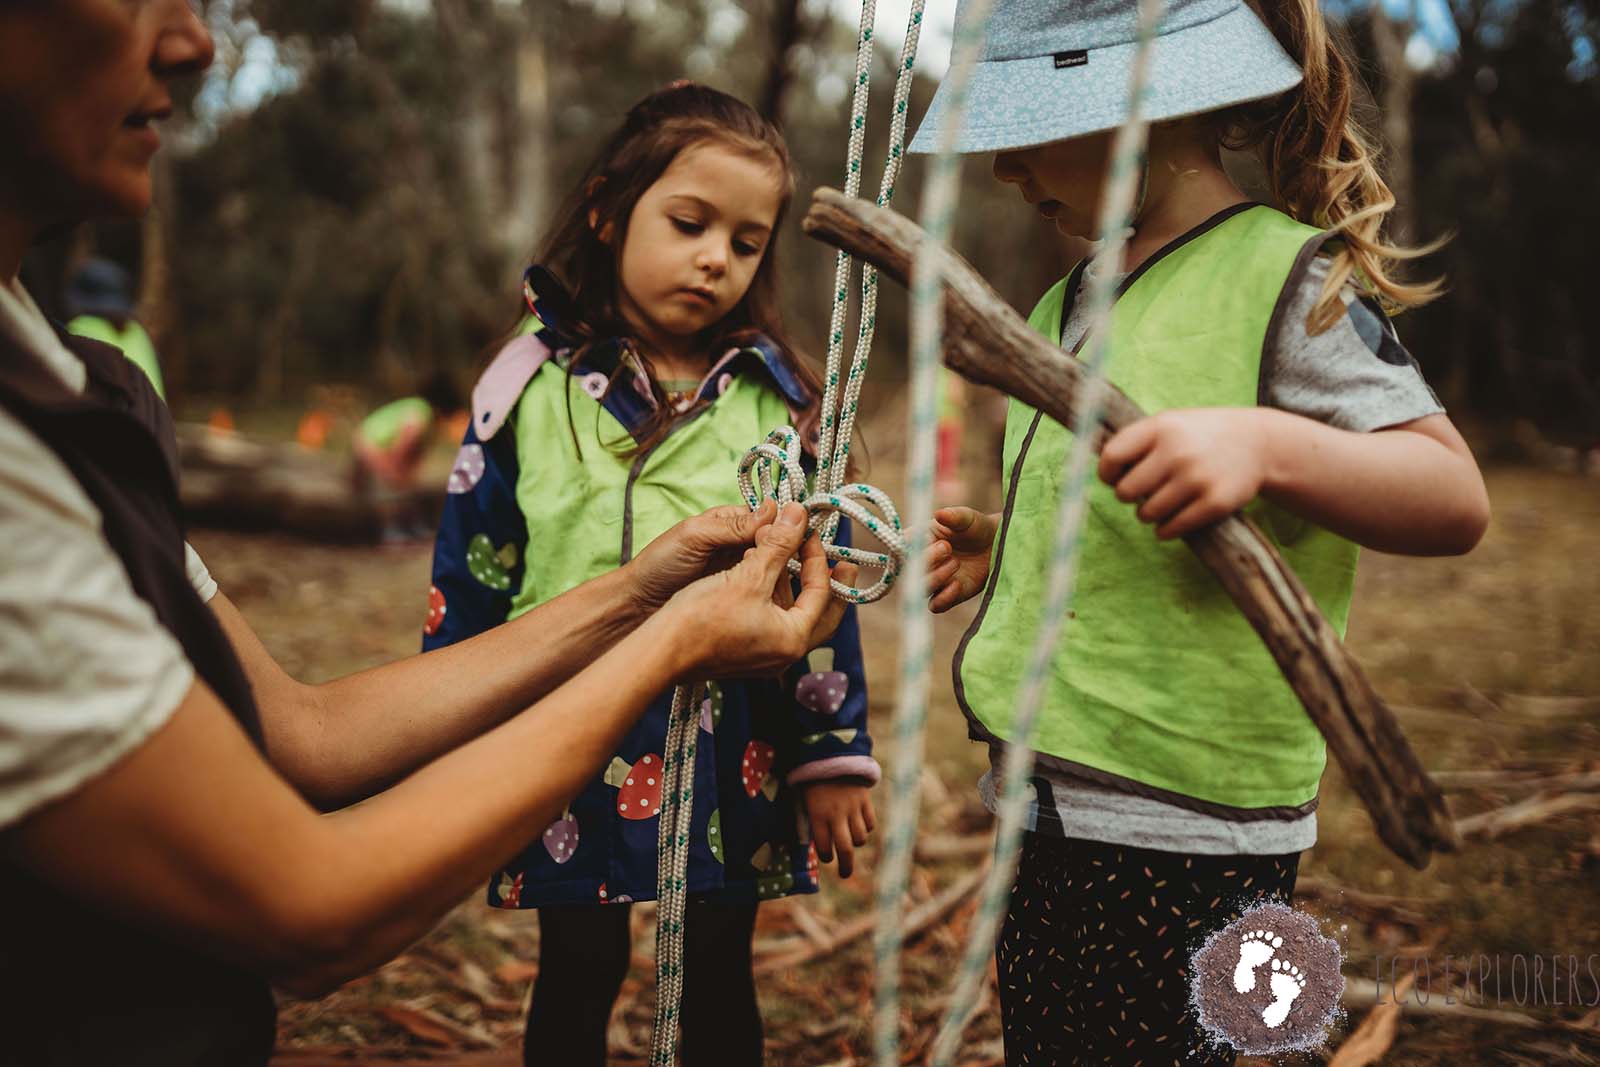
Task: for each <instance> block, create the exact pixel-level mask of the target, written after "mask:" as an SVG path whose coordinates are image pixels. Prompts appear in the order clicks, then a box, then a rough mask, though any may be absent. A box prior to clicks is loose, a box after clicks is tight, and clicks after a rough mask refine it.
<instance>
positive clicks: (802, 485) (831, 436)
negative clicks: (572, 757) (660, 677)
mask: <svg viewBox="0 0 1600 1067" xmlns="http://www.w3.org/2000/svg"><path fill="white" fill-rule="evenodd" d="M922 6H923V0H914V2H913V4H912V8H911V14H910V18H909V21H908V25H907V28H906V36H905V42H904V44H903V45H902V46H901V49H900V70H899V73H898V75H897V77H896V79H895V92H894V115H893V118H892V120H891V122H890V134H889V151H888V158H887V159H886V160H885V162H884V172H883V181H882V183H881V187H880V189H879V192H878V203H879V205H880V206H883V205H887V204H888V203H889V201H890V199H892V198H893V196H894V184H895V181H896V179H897V178H898V176H899V173H900V162H901V160H902V159H903V158H904V155H905V130H906V109H907V103H908V101H909V100H910V97H911V83H912V71H913V68H914V67H915V65H916V53H917V41H918V39H919V36H920V31H921V27H922ZM876 15H877V5H876V3H875V2H874V0H865V3H863V5H862V9H861V29H860V35H859V37H858V40H857V47H856V84H855V89H854V93H853V95H852V101H851V108H850V140H849V147H848V149H847V153H846V155H847V159H846V165H845V193H846V194H847V195H849V196H855V195H857V193H858V192H859V190H860V187H861V160H862V156H863V154H864V146H865V143H866V124H867V121H866V116H867V103H868V99H869V96H870V88H871V87H870V83H871V80H872V79H871V69H872V54H873V44H872V37H873V25H874V22H875V20H876ZM851 262H852V260H851V257H850V256H849V255H848V254H847V253H844V252H841V253H839V256H838V258H837V260H836V262H835V267H834V300H833V314H832V321H831V324H830V327H829V331H828V358H827V369H826V376H825V379H824V381H825V385H824V392H823V399H822V419H821V426H820V438H819V441H818V444H817V456H818V465H817V477H816V484H815V487H814V491H813V492H811V493H810V494H809V495H807V493H806V477H805V471H804V470H803V469H802V467H801V465H800V456H801V450H802V446H801V442H800V435H799V434H798V433H797V432H796V431H795V430H794V429H793V428H792V427H789V426H784V427H780V428H778V429H776V430H774V431H772V433H770V434H768V435H767V439H766V440H765V441H764V442H762V443H761V444H759V445H757V446H756V447H754V448H752V449H751V450H750V451H749V452H748V453H746V454H745V457H744V459H743V460H742V461H741V462H740V464H739V469H738V472H737V480H738V485H739V491H740V493H741V494H742V495H743V497H744V499H745V501H746V502H747V503H748V504H749V505H750V507H751V508H752V509H754V508H758V507H760V506H761V501H762V499H763V498H769V497H770V498H772V499H775V500H776V501H777V502H778V504H779V506H780V507H781V506H782V505H784V504H787V503H790V502H791V501H799V502H801V503H803V504H804V505H805V507H806V511H807V514H808V516H809V518H808V528H809V529H810V530H811V531H813V532H815V533H818V534H820V535H821V538H822V543H823V545H824V548H825V549H826V551H827V554H828V558H830V559H833V560H848V561H849V562H851V563H854V564H856V565H857V566H860V567H866V568H871V569H875V570H877V571H879V575H878V580H877V581H876V582H874V583H873V584H872V585H870V586H868V587H867V588H866V589H858V588H855V587H853V586H848V585H845V584H844V583H843V582H840V581H839V580H838V579H836V578H835V579H830V585H831V588H832V590H833V594H834V595H835V596H837V597H840V598H842V599H845V600H848V601H851V602H852V603H858V604H862V603H869V602H871V601H874V600H878V599H880V598H882V597H884V596H886V595H887V594H888V592H889V590H890V589H891V588H893V586H894V584H895V581H896V579H897V578H898V577H899V574H900V571H901V568H902V567H903V566H904V563H905V560H906V554H907V546H906V543H905V539H904V536H903V534H902V532H901V524H900V516H899V514H898V512H896V510H895V506H894V503H893V501H891V500H890V499H889V497H888V495H887V494H885V493H884V492H882V491H881V490H878V489H875V488H873V487H872V486H870V485H864V484H854V485H846V484H844V476H845V472H846V471H847V470H848V469H849V459H850V438H851V435H852V434H853V433H854V430H855V417H856V411H857V408H858V405H859V402H860V397H861V386H862V384H863V383H864V382H865V380H866V372H867V362H868V358H869V355H870V351H871V348H872V336H873V332H874V329H875V327H876V324H877V291H878V290H877V272H876V271H875V270H872V269H871V268H870V267H868V268H865V269H864V270H863V272H862V282H861V322H860V327H859V329H858V330H857V334H856V347H855V352H854V354H853V356H852V358H851V362H850V374H849V379H848V381H847V382H846V383H845V385H844V389H843V393H844V397H843V400H842V401H841V400H840V380H839V371H840V367H841V364H842V362H843V355H844V323H845V318H846V315H847V313H848V310H849V308H848V304H849V286H850V264H851ZM929 426H930V429H929V432H930V433H931V432H932V430H931V426H932V423H931V422H930V424H929ZM867 504H870V505H872V507H873V508H875V509H876V511H877V513H876V514H874V513H873V512H872V511H869V510H868V509H867V507H866V506H865V505H867ZM840 515H846V516H848V517H849V518H850V519H851V521H852V522H853V523H855V525H856V526H857V527H859V528H861V529H864V530H865V531H866V532H867V533H868V534H870V535H871V536H873V537H875V538H877V540H878V541H879V542H880V543H881V544H882V545H883V547H884V550H883V551H881V552H874V551H871V550H867V549H861V548H855V547H848V546H841V545H835V544H834V543H833V540H834V537H835V536H836V534H837V533H838V528H839V516H840ZM788 566H789V571H790V572H791V573H795V574H798V573H799V571H800V564H799V561H797V560H790V561H789V565H788ZM700 692H701V690H700V689H699V688H695V689H691V688H690V687H688V686H684V685H680V686H678V687H677V688H676V689H675V690H674V691H673V695H672V711H671V712H670V719H669V722H668V727H667V741H666V744H665V746H664V748H665V752H664V754H663V763H664V766H663V767H662V774H663V775H664V778H663V790H662V798H663V799H662V806H661V812H660V815H659V818H660V820H661V821H660V827H659V831H658V834H657V846H658V848H659V860H658V868H657V875H656V898H657V906H656V1018H655V1031H654V1033H653V1035H652V1037H651V1045H650V1065H651V1067H671V1065H672V1064H673V1063H675V1062H676V1059H677V1051H678V1032H679V1025H680V1023H681V1019H680V1017H679V1008H680V1005H681V1003H682V998H683V981H684V973H683V919H684V910H685V904H686V902H687V880H688V867H689V863H688V857H689V828H690V820H691V816H692V813H693V806H694V764H695V751H696V739H697V736H698V733H699V724H698V719H699V704H700V695H699V694H700Z"/></svg>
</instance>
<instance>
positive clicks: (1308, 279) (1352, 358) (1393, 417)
mask: <svg viewBox="0 0 1600 1067" xmlns="http://www.w3.org/2000/svg"><path fill="white" fill-rule="evenodd" d="M1327 277H1328V260H1327V259H1326V258H1325V257H1321V256H1319V257H1317V258H1316V259H1314V260H1312V261H1311V263H1310V265H1309V266H1308V268H1307V269H1306V271H1305V272H1304V274H1303V275H1302V276H1301V279H1300V281H1299V282H1298V283H1297V284H1296V285H1295V289H1294V291H1293V292H1292V293H1290V294H1289V295H1288V296H1287V302H1286V304H1285V306H1284V308H1283V314H1282V316H1281V317H1280V319H1279V322H1280V326H1279V328H1278V334H1277V336H1276V337H1274V338H1273V339H1271V341H1270V342H1269V343H1268V344H1267V345H1266V348H1265V350H1264V351H1263V353H1262V364H1261V402H1262V403H1263V404H1264V405H1266V406H1269V407H1275V408H1280V409H1282V410H1284V411H1290V412H1293V413H1295V414H1297V415H1304V416H1306V417H1307V418H1312V419H1316V420H1317V421H1318V422H1324V423H1327V424H1328V425H1330V426H1336V427H1338V428H1339V429H1342V430H1350V431H1352V432H1354V433H1368V432H1371V431H1373V430H1381V429H1385V428H1387V427H1391V426H1397V425H1400V424H1401V423H1406V422H1410V421H1412V420H1414V419H1420V418H1423V417H1424V416H1427V415H1435V414H1438V413H1440V412H1442V411H1443V410H1444V408H1443V407H1442V406H1441V405H1440V404H1439V398H1438V397H1437V396H1435V395H1434V393H1433V390H1432V389H1430V388H1429V387H1428V383H1427V382H1426V381H1424V380H1423V377H1422V372H1421V370H1420V369H1419V368H1418V367H1417V364H1416V361H1415V360H1414V359H1412V357H1411V354H1410V353H1409V352H1407V351H1406V349H1405V347H1404V346H1403V345H1402V344H1401V343H1400V339H1399V337H1398V336H1397V335H1396V334H1395V330H1394V325H1393V324H1392V323H1390V321H1389V319H1388V317H1387V316H1385V315H1384V314H1383V312H1382V311H1381V310H1379V309H1378V307H1377V306H1376V304H1375V303H1374V302H1372V301H1370V300H1368V299H1363V298H1361V297H1358V296H1357V295H1356V293H1355V292H1354V290H1353V289H1351V288H1350V287H1349V286H1346V288H1345V291H1344V293H1343V294H1342V295H1343V298H1344V305H1345V314H1344V315H1343V317H1341V318H1340V319H1339V320H1338V321H1337V322H1336V323H1335V324H1334V325H1333V326H1331V327H1330V328H1329V329H1327V330H1326V331H1324V332H1322V333H1320V334H1317V335H1316V336H1314V337H1313V336H1311V335H1310V333H1308V332H1307V330H1306V317H1307V315H1309V314H1310V312H1311V309H1312V308H1313V307H1314V306H1315V305H1316V303H1317V301H1318V299H1319V298H1320V297H1321V295H1322V287H1323V283H1324V282H1326V280H1327ZM1118 281H1119V282H1120V281H1121V279H1118ZM1086 310H1087V308H1086V302H1085V301H1078V302H1076V303H1075V304H1074V305H1073V307H1072V309H1071V310H1070V312H1069V313H1068V315H1067V317H1066V321H1065V323H1064V324H1063V326H1062V330H1061V344H1062V346H1063V347H1065V348H1068V349H1071V348H1073V347H1075V346H1076V345H1077V343H1078V342H1079V341H1080V340H1081V339H1082V338H1083V334H1084V331H1085V330H1086V329H1087V326H1088V321H1087V319H1088V316H1087V314H1086ZM989 758H990V768H991V769H990V771H989V773H987V774H985V775H984V776H983V778H982V779H981V780H980V781H979V783H978V792H979V795H980V796H981V797H982V798H983V802H984V804H985V805H986V806H987V807H988V808H989V810H991V811H996V810H997V809H998V804H997V801H996V789H997V786H996V783H997V780H998V778H999V774H1000V768H1001V766H1002V764H1003V763H1004V750H1003V747H1002V746H1000V745H993V746H991V748H990V753H989ZM1033 780H1034V782H1035V783H1036V785H1035V787H1034V788H1033V799H1032V802H1031V803H1030V804H1029V810H1028V815H1027V823H1026V826H1027V828H1028V829H1029V830H1031V831H1034V832H1037V833H1046V834H1051V835H1056V836H1063V837H1079V838H1087V839H1089V840H1091V841H1103V842H1108V843H1111V844H1120V845H1131V846H1134V847H1136V848H1150V849H1160V850H1162V851H1166V852H1183V853H1191V854H1202V855H1236V854H1244V855H1276V854H1280V853H1286V852H1299V851H1302V850H1304V849H1308V848H1310V847H1311V846H1312V845H1314V844H1315V843H1316V840H1317V813H1316V812H1315V811H1314V810H1313V811H1310V812H1307V813H1306V814H1304V815H1299V816H1295V817H1292V818H1288V819H1230V818H1225V817H1222V816H1218V815H1209V814H1206V813H1204V812H1199V811H1192V810H1190V809H1188V808H1184V807H1179V806H1177V805H1175V804H1169V803H1166V802H1164V801H1161V800H1156V799H1153V798H1150V797H1145V796H1139V795H1136V794H1134V793H1131V792H1125V791H1123V790H1119V789H1116V788H1114V787H1111V786H1107V785H1104V784H1101V783H1099V782H1094V781H1090V780H1089V779H1087V778H1084V777H1081V776H1078V775H1074V774H1070V773H1067V772H1064V771H1060V770H1054V769H1052V770H1046V769H1045V768H1043V767H1036V768H1035V770H1034V775H1033ZM1041 805H1042V806H1043V810H1041Z"/></svg>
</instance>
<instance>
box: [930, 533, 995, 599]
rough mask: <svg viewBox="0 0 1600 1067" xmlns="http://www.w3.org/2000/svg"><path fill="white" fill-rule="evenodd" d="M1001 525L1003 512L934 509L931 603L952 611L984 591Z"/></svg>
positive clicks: (931, 551)
mask: <svg viewBox="0 0 1600 1067" xmlns="http://www.w3.org/2000/svg"><path fill="white" fill-rule="evenodd" d="M999 529H1000V516H999V515H985V514H984V513H983V512H981V511H974V510H973V509H972V508H966V507H954V508H940V509H939V510H938V511H935V512H934V513H933V538H932V543H931V544H929V546H928V597H929V601H928V607H930V608H931V609H932V610H933V611H935V612H941V611H949V610H950V609H951V608H953V607H955V606H956V605H957V604H959V603H961V602H962V601H963V600H969V599H971V598H972V597H974V596H976V595H977V594H978V593H980V592H982V591H983V587H984V585H985V584H986V583H987V582H988V581H989V554H990V552H991V551H992V550H993V548H994V538H995V534H996V532H998V531H999Z"/></svg>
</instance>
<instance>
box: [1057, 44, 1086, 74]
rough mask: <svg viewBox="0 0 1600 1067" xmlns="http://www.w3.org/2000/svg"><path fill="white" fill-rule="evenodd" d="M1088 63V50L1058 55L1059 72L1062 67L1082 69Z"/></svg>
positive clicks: (1082, 49)
mask: <svg viewBox="0 0 1600 1067" xmlns="http://www.w3.org/2000/svg"><path fill="white" fill-rule="evenodd" d="M1087 62H1089V50H1088V49H1086V48H1077V49H1074V50H1073V51H1071V52H1057V53H1056V69H1057V70H1060V69H1061V68H1062V67H1081V66H1083V65H1084V64H1085V63H1087Z"/></svg>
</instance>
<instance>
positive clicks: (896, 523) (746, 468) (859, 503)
mask: <svg viewBox="0 0 1600 1067" xmlns="http://www.w3.org/2000/svg"><path fill="white" fill-rule="evenodd" d="M842 473H843V471H842V470H840V471H837V472H835V475H836V476H837V475H838V474H842ZM739 492H740V493H741V494H743V496H744V499H745V503H747V504H749V505H750V509H751V510H752V511H754V510H755V509H756V508H759V507H760V506H761V502H762V501H763V500H769V499H770V500H776V501H777V502H778V506H779V507H782V506H783V505H784V504H789V503H798V504H800V505H801V506H803V507H804V508H805V509H806V515H807V517H808V521H807V526H808V528H809V529H810V530H811V532H812V533H815V534H817V535H819V536H820V537H821V538H822V545H823V549H824V550H825V551H826V552H827V554H828V558H829V559H831V560H835V561H837V560H841V559H842V560H848V561H849V562H851V563H854V564H856V565H857V566H858V567H871V568H873V569H875V570H878V571H879V572H880V573H879V575H878V580H877V581H876V582H874V583H873V584H872V585H870V586H868V587H867V588H865V589H858V588H856V587H855V586H852V585H846V584H845V583H843V582H841V581H839V579H837V578H834V579H831V580H830V581H831V584H832V587H833V595H834V596H836V597H839V598H840V599H841V600H848V601H850V602H851V603H852V604H870V603H872V602H873V601H874V600H881V599H882V598H883V597H885V596H886V595H888V592H889V590H890V589H892V588H894V583H895V580H896V579H897V578H898V577H899V576H900V570H901V568H902V567H904V566H905V561H906V553H907V551H908V550H909V549H908V547H907V545H906V540H905V534H904V532H903V531H902V530H901V528H900V513H899V512H898V511H896V510H895V507H894V502H893V501H892V500H890V499H889V497H888V494H886V493H884V492H883V491H882V490H881V489H875V488H873V487H872V486H870V485H864V484H861V483H854V484H850V485H841V486H838V487H837V488H835V489H832V490H828V489H818V490H817V491H816V492H809V491H808V489H807V486H806V474H805V470H804V469H802V468H801V466H800V434H799V433H798V432H797V431H796V430H795V429H794V427H792V426H780V427H779V428H778V429H776V430H773V431H772V432H771V433H769V434H767V439H766V440H765V441H763V442H761V443H760V444H759V445H756V446H755V447H754V448H752V449H751V450H750V451H748V452H746V453H745V454H744V459H742V460H740V461H739ZM869 504H870V505H871V506H872V507H873V508H875V509H876V513H874V512H873V511H869V510H868V509H867V505H869ZM840 515H845V516H848V517H849V518H850V520H851V521H852V522H854V523H855V524H856V528H857V529H859V530H864V531H865V532H866V533H867V534H868V535H869V536H871V537H872V538H874V539H875V540H877V541H878V543H879V544H881V545H883V551H881V552H874V551H871V550H868V549H861V548H854V547H852V546H849V545H836V544H834V543H833V538H834V535H835V534H836V533H837V531H838V529H839V516H840ZM789 572H790V573H791V574H799V573H800V563H799V561H798V560H790V561H789Z"/></svg>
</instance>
